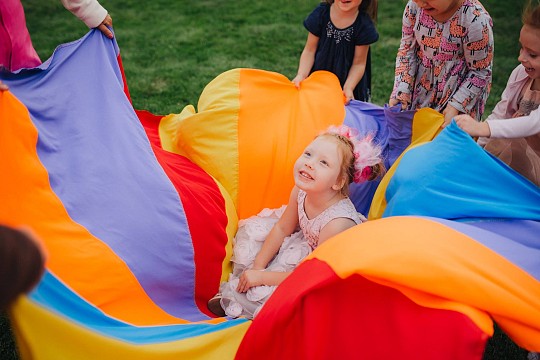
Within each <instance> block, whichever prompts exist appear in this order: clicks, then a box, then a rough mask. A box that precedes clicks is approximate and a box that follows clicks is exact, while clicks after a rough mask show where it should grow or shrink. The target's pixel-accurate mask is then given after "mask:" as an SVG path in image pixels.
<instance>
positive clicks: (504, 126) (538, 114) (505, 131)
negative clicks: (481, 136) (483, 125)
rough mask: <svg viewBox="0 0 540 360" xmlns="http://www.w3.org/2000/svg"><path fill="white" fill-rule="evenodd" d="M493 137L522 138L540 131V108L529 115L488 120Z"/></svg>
mask: <svg viewBox="0 0 540 360" xmlns="http://www.w3.org/2000/svg"><path fill="white" fill-rule="evenodd" d="M486 121H487V123H488V125H489V129H490V130H491V137H492V138H506V139H512V138H520V137H525V136H531V135H535V134H538V133H540V109H536V110H534V111H533V112H531V114H530V115H529V116H522V117H518V118H514V119H507V120H505V119H500V120H486Z"/></svg>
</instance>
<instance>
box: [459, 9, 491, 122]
mask: <svg viewBox="0 0 540 360" xmlns="http://www.w3.org/2000/svg"><path fill="white" fill-rule="evenodd" d="M463 16H464V20H463V23H462V26H464V27H465V28H466V29H467V30H468V31H467V35H466V37H465V38H466V39H467V41H466V42H464V44H463V53H464V57H465V61H466V64H467V66H468V68H469V72H468V73H467V76H466V77H465V79H464V81H463V82H462V83H461V85H460V86H459V89H458V90H457V91H456V92H455V94H454V96H453V97H452V99H451V100H450V102H449V104H450V105H452V106H453V107H454V108H456V109H458V110H459V111H461V112H463V113H470V112H471V111H472V109H473V108H474V107H476V106H477V104H478V101H479V99H478V98H479V97H484V98H485V99H487V96H488V94H489V89H490V87H491V81H492V66H493V44H494V41H493V24H492V20H491V17H490V16H489V15H488V14H487V13H486V12H485V11H484V10H480V8H478V7H475V8H472V9H469V11H468V12H466V13H464V15H463ZM485 99H484V100H483V101H485ZM478 115H480V114H478Z"/></svg>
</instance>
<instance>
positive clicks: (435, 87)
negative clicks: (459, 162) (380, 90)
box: [389, 0, 493, 125]
mask: <svg viewBox="0 0 540 360" xmlns="http://www.w3.org/2000/svg"><path fill="white" fill-rule="evenodd" d="M492 27H493V22H492V20H491V17H490V16H489V14H488V13H487V11H486V10H485V9H484V7H483V6H482V4H481V3H480V1H478V0H410V1H409V2H408V3H407V6H406V7H405V11H404V13H403V27H402V38H401V43H400V46H399V50H398V54H397V58H396V69H395V81H394V89H393V91H392V94H391V96H390V100H389V105H390V106H394V105H397V104H398V103H401V105H402V109H413V110H414V109H419V108H423V107H429V108H433V109H435V110H437V111H439V112H441V113H443V114H444V119H445V125H447V124H448V123H449V122H450V120H452V118H453V117H454V116H455V115H458V114H459V113H464V114H469V115H471V116H472V117H474V118H476V119H480V118H481V116H482V113H483V112H484V106H485V103H486V100H487V98H488V95H489V91H490V88H491V76H492V73H491V69H492V62H493V31H492Z"/></svg>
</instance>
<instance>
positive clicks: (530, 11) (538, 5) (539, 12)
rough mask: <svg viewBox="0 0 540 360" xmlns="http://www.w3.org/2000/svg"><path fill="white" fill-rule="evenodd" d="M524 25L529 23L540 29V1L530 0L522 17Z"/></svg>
mask: <svg viewBox="0 0 540 360" xmlns="http://www.w3.org/2000/svg"><path fill="white" fill-rule="evenodd" d="M521 20H522V21H523V25H529V26H531V27H533V28H535V29H540V1H538V0H534V1H531V0H529V1H528V4H527V6H526V7H525V10H524V11H523V15H522V17H521Z"/></svg>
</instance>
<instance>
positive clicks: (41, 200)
mask: <svg viewBox="0 0 540 360" xmlns="http://www.w3.org/2000/svg"><path fill="white" fill-rule="evenodd" d="M0 78H1V79H2V80H3V81H4V82H6V83H7V84H8V85H9V86H10V91H9V92H0V174H1V176H0V198H1V199H2V206H1V207H0V222H2V223H6V224H8V225H14V226H18V225H21V224H25V225H29V226H30V227H31V228H32V229H33V230H34V232H35V233H36V234H37V235H38V236H39V237H40V238H41V239H42V240H43V242H44V243H45V246H46V249H47V252H48V260H47V272H46V274H45V276H44V277H43V279H42V280H41V282H40V283H39V285H38V286H37V288H36V289H35V290H34V291H33V292H32V293H31V294H29V296H28V297H23V298H21V299H20V300H19V301H18V302H17V303H16V304H15V306H14V307H13V309H12V312H11V317H12V320H13V325H14V328H15V332H16V337H17V341H18V344H19V347H20V350H21V355H22V357H23V358H27V359H30V358H31V359H47V360H48V359H60V358H66V359H71V358H72V359H96V358H99V359H102V360H106V359H150V358H156V359H179V358H189V359H208V358H220V359H225V358H234V357H236V358H239V359H252V358H255V356H256V357H257V358H265V359H266V358H268V359H274V358H309V359H312V358H313V359H318V358H321V359H328V358H351V357H355V358H357V357H364V358H389V357H391V356H394V355H396V354H399V357H400V358H404V359H416V358H437V359H456V358H459V359H480V358H481V357H482V353H483V350H484V347H485V343H486V340H487V338H488V337H489V336H490V335H491V334H492V333H493V320H494V321H495V322H497V323H498V324H499V326H500V327H501V328H502V329H503V330H504V331H506V332H507V333H508V334H509V336H510V337H511V338H512V339H513V340H514V341H515V342H516V343H518V344H519V345H521V346H523V347H525V348H527V349H530V350H536V351H540V241H539V240H538V234H539V233H540V222H539V221H540V206H539V204H540V190H539V188H538V187H536V186H535V185H533V184H532V183H530V182H528V181H527V180H525V179H524V178H522V177H521V176H520V175H518V174H517V173H515V172H514V171H513V170H511V169H510V168H508V167H507V166H506V165H504V164H502V163H501V162H500V161H498V160H497V159H495V158H493V157H491V156H490V155H488V154H487V153H485V152H484V151H483V150H482V149H481V148H480V147H478V146H477V145H476V143H474V141H473V140H472V139H470V137H468V136H467V135H466V134H464V133H463V132H462V131H461V130H460V129H459V128H458V127H457V126H456V125H455V124H451V125H450V126H448V127H447V128H445V129H444V130H443V131H442V132H441V133H440V134H438V132H439V125H440V124H441V121H442V117H441V115H440V114H438V113H436V112H434V111H431V110H429V109H423V110H420V111H418V112H416V113H412V112H399V111H397V110H396V109H391V108H381V107H378V106H375V105H372V104H366V103H359V102H353V103H352V104H350V105H348V106H343V97H342V94H341V91H340V87H339V82H338V81H337V79H336V78H335V77H334V76H333V75H332V74H330V73H326V72H317V73H314V74H313V75H312V76H311V77H310V78H309V79H307V80H306V81H305V82H303V83H302V86H301V89H300V90H298V89H296V88H295V87H294V85H292V84H291V83H290V81H288V80H287V79H286V78H285V77H284V76H282V75H280V74H276V73H271V72H266V71H261V70H253V69H234V70H231V71H228V72H226V73H223V74H221V75H220V76H218V77H217V78H216V79H215V80H213V81H212V82H211V83H210V84H208V86H207V87H206V88H205V90H204V91H203V93H202V94H201V97H200V100H199V103H198V109H197V111H196V110H195V108H194V107H192V106H187V107H186V108H184V109H183V111H181V112H180V113H179V114H170V115H167V116H158V115H154V114H151V113H149V112H146V111H135V110H134V109H133V107H132V105H131V103H130V99H129V94H128V91H127V86H125V82H124V79H123V73H122V68H121V63H120V62H119V49H118V46H117V45H116V43H115V42H114V41H110V40H108V39H106V38H105V37H103V35H102V34H101V33H100V32H97V31H90V32H89V33H88V34H87V35H86V36H85V37H83V38H82V39H80V40H78V41H75V42H72V43H69V44H64V45H62V46H60V47H58V48H57V49H56V51H55V53H54V54H53V56H52V57H51V58H50V59H49V60H48V61H47V62H45V63H44V64H42V65H41V66H39V67H37V68H34V69H23V70H20V71H18V72H17V73H2V74H1V75H0ZM341 123H346V124H348V125H350V126H353V127H356V128H358V129H359V130H360V131H361V132H364V133H372V134H373V135H374V136H375V137H376V139H377V140H378V141H379V142H380V143H381V145H382V146H383V147H384V151H385V156H386V159H387V164H386V165H387V166H388V167H389V168H390V166H391V165H392V164H393V166H392V167H391V168H390V171H389V172H388V174H387V175H386V177H385V178H384V179H383V180H382V181H381V182H380V183H373V184H368V185H362V186H355V187H353V189H352V193H351V197H352V199H353V201H354V203H355V205H356V206H357V207H358V210H360V211H361V212H363V213H367V212H368V210H369V215H370V216H369V217H370V220H371V221H368V222H367V223H366V224H362V225H359V226H356V227H354V228H352V229H350V230H348V231H346V232H344V233H342V234H340V235H338V236H336V237H335V238H333V239H331V240H329V241H327V242H326V243H324V244H323V245H322V246H321V247H320V248H318V249H317V250H316V251H315V252H313V254H312V255H311V256H310V257H309V258H308V259H307V260H306V261H304V262H303V263H302V264H301V265H300V266H299V267H298V269H297V270H296V271H295V272H294V273H293V275H291V276H290V277H289V278H288V279H287V280H286V281H285V282H284V283H283V284H282V285H281V286H280V287H279V288H278V289H277V291H276V292H275V293H274V295H273V296H272V297H271V299H270V300H269V301H268V303H267V304H266V305H265V306H264V308H263V310H262V311H261V313H260V314H259V315H258V316H257V318H256V319H255V320H254V321H253V322H252V321H248V320H245V319H228V318H217V319H216V318H213V317H211V316H210V314H209V312H208V310H207V309H206V306H205V305H206V302H207V300H208V299H209V298H210V297H212V296H213V295H214V293H215V292H216V291H217V289H218V286H219V283H220V281H223V280H226V278H227V276H228V273H229V271H230V265H229V259H230V254H231V246H232V239H233V237H234V234H235V231H236V228H237V223H238V219H242V218H246V217H248V216H251V215H253V214H255V213H257V212H258V211H259V210H261V209H262V208H264V207H270V208H272V207H279V206H281V205H282V204H284V203H285V202H286V200H287V197H288V194H289V191H290V188H291V187H292V185H293V182H292V181H293V180H292V176H291V173H292V170H291V169H292V165H293V162H294V160H295V159H296V157H297V156H298V154H299V153H300V151H301V150H302V149H303V148H304V146H305V145H306V144H307V143H308V142H309V141H310V140H311V139H312V138H313V137H314V136H315V135H316V134H317V133H318V132H319V131H321V130H322V129H325V128H326V127H327V126H329V125H331V124H341ZM433 138H434V140H433V141H430V140H432V139H433ZM405 149H408V150H406V151H405ZM270 339H274V340H270ZM270 341H275V342H277V344H276V345H275V346H274V345H269V344H270Z"/></svg>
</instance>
